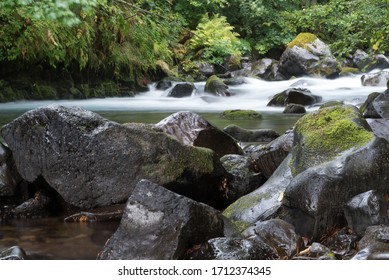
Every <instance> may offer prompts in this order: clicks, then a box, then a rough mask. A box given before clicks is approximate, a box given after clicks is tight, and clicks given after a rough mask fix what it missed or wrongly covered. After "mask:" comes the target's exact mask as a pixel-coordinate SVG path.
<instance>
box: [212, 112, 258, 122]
mask: <svg viewBox="0 0 389 280" xmlns="http://www.w3.org/2000/svg"><path fill="white" fill-rule="evenodd" d="M220 117H221V118H222V119H228V120H256V119H261V118H262V115H261V113H259V112H256V111H254V110H227V111H224V112H223V113H221V115H220Z"/></svg>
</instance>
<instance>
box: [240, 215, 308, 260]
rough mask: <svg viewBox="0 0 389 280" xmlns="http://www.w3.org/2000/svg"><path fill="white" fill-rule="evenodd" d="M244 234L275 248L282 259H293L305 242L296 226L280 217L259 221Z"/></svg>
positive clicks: (248, 237)
mask: <svg viewBox="0 0 389 280" xmlns="http://www.w3.org/2000/svg"><path fill="white" fill-rule="evenodd" d="M242 235H243V236H244V237H245V238H247V239H250V240H251V239H254V240H256V241H258V242H263V243H265V244H267V245H269V246H270V247H271V248H274V249H275V250H276V252H277V255H278V256H279V258H280V259H291V258H292V257H293V256H294V255H295V254H296V253H297V252H298V251H299V248H300V247H301V246H302V244H303V241H302V239H301V237H300V236H298V235H297V234H296V233H295V230H294V227H293V226H292V225H291V224H288V223H287V222H285V221H283V220H280V219H272V220H268V221H263V222H257V223H256V224H254V225H253V226H251V227H249V228H247V229H246V230H245V231H244V232H243V233H242Z"/></svg>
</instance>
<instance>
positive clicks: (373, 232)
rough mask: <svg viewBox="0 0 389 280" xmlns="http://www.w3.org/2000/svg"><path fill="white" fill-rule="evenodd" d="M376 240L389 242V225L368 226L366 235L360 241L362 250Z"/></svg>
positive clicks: (359, 246)
mask: <svg viewBox="0 0 389 280" xmlns="http://www.w3.org/2000/svg"><path fill="white" fill-rule="evenodd" d="M376 242H382V243H389V226H385V225H377V226H370V227H368V228H367V229H366V231H365V234H364V236H363V237H362V239H361V240H359V242H358V248H359V250H362V249H364V248H366V247H368V246H370V245H373V244H374V243H376Z"/></svg>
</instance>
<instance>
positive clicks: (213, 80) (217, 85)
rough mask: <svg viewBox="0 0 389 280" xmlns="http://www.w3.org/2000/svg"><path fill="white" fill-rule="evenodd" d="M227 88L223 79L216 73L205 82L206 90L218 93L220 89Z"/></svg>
mask: <svg viewBox="0 0 389 280" xmlns="http://www.w3.org/2000/svg"><path fill="white" fill-rule="evenodd" d="M221 88H222V89H227V88H228V86H227V85H226V84H225V83H223V81H222V80H221V79H220V78H219V77H218V76H216V75H213V76H211V77H209V78H208V80H207V82H206V83H205V88H204V90H205V92H210V93H217V91H218V90H219V89H221Z"/></svg>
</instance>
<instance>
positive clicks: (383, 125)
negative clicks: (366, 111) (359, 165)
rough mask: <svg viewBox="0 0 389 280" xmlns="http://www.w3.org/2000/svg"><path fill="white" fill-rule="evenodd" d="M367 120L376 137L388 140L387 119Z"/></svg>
mask: <svg viewBox="0 0 389 280" xmlns="http://www.w3.org/2000/svg"><path fill="white" fill-rule="evenodd" d="M367 122H368V123H369V125H370V127H371V129H372V130H373V132H374V134H375V135H376V136H377V137H380V138H384V139H386V140H387V141H388V142H389V119H367Z"/></svg>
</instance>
